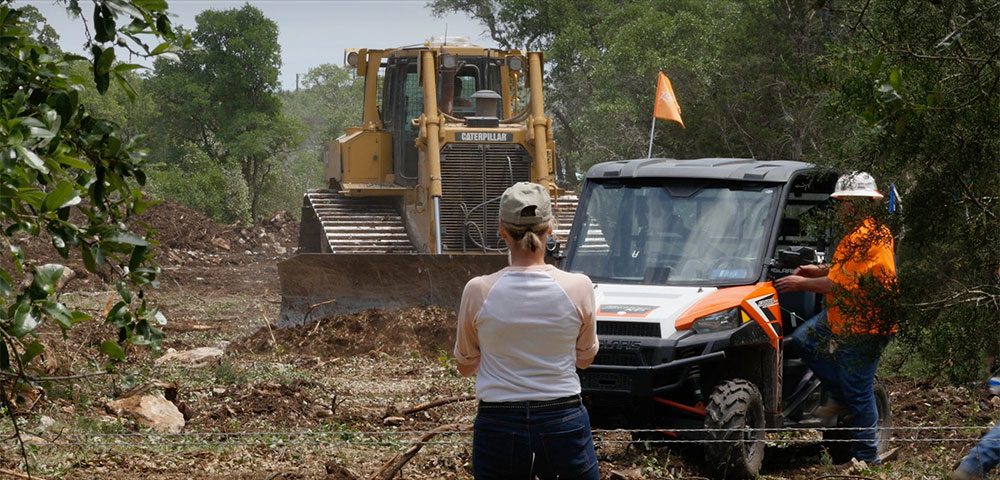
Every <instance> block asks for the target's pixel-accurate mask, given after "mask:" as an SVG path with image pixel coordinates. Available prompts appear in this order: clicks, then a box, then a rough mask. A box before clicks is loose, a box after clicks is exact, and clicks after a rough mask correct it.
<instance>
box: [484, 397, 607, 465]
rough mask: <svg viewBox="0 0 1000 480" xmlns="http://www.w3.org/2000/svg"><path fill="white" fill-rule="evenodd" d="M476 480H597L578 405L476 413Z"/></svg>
mask: <svg viewBox="0 0 1000 480" xmlns="http://www.w3.org/2000/svg"><path fill="white" fill-rule="evenodd" d="M472 472H473V475H475V477H476V479H479V480H482V479H525V480H529V479H534V478H535V476H536V475H537V476H538V478H540V479H543V480H546V479H555V478H559V479H560V480H562V479H580V480H599V479H600V476H601V474H600V471H599V470H598V469H597V455H596V453H595V452H594V441H593V438H591V436H590V417H589V416H588V415H587V410H586V409H585V408H584V407H582V406H580V407H575V408H570V409H566V410H559V411H555V412H544V413H534V412H530V411H527V410H522V411H518V412H492V411H490V412H479V413H478V414H477V415H476V422H475V428H474V429H473V437H472Z"/></svg>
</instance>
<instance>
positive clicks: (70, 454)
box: [0, 204, 1000, 480]
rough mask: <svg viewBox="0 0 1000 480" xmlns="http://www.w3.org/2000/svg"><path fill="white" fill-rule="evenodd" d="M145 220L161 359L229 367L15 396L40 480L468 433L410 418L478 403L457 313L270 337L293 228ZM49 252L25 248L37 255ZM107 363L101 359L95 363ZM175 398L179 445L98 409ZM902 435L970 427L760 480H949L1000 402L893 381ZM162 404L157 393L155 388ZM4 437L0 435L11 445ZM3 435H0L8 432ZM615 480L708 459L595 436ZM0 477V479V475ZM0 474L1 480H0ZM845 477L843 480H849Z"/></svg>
mask: <svg viewBox="0 0 1000 480" xmlns="http://www.w3.org/2000/svg"><path fill="white" fill-rule="evenodd" d="M143 221H145V222H147V224H148V225H149V226H150V227H151V228H153V229H154V230H156V231H157V232H158V238H159V242H160V245H159V247H158V248H157V258H158V262H159V263H160V265H161V267H162V268H163V275H162V276H161V279H160V280H161V286H160V288H157V289H154V290H152V291H149V292H146V298H147V299H149V300H150V301H151V302H153V303H154V304H155V305H157V306H159V307H160V308H161V309H162V310H163V311H164V312H165V313H166V315H167V317H168V319H169V323H168V324H167V325H166V327H165V329H164V330H165V332H166V333H167V339H166V340H165V341H164V345H163V348H164V349H169V348H173V349H176V350H184V349H189V348H195V347H204V346H216V347H221V348H223V349H224V350H225V351H226V354H225V356H224V357H223V358H222V360H221V361H219V362H216V363H213V364H210V365H207V366H201V367H194V368H192V367H181V366H177V365H170V364H163V365H158V364H155V363H154V360H155V358H157V357H158V356H159V355H162V353H163V352H151V351H149V350H146V349H140V348H130V350H129V355H130V359H131V361H130V362H129V363H128V365H127V366H125V367H120V368H119V369H118V371H116V372H115V373H114V374H109V375H96V376H91V377H85V378H77V379H73V380H71V381H66V382H56V383H53V384H51V385H48V387H49V388H48V390H47V391H46V392H47V393H44V394H42V393H41V392H42V391H41V390H38V389H31V388H27V389H23V390H21V391H20V392H19V394H20V395H19V397H18V398H19V407H20V409H21V410H20V416H19V418H20V423H19V424H20V426H21V428H22V429H23V430H24V431H25V432H26V433H28V434H30V437H28V439H29V443H30V444H29V445H27V446H26V452H27V454H28V457H29V460H30V464H31V467H32V472H33V475H34V476H37V478H67V479H92V478H116V479H117V478H123V479H124V478H143V479H145V480H161V479H190V478H199V479H260V480H275V479H328V480H329V479H362V478H369V476H371V475H372V474H373V473H374V472H376V471H378V470H379V469H380V468H381V467H383V465H385V464H386V463H387V462H389V461H390V460H391V459H392V458H393V457H394V456H395V455H396V454H399V453H401V452H403V451H405V450H406V449H407V448H408V447H410V445H411V442H414V441H415V440H416V439H417V438H419V437H420V436H421V434H423V433H424V432H427V431H429V430H431V429H434V428H437V427H441V426H443V425H468V424H471V423H472V420H473V418H474V415H475V406H474V404H473V402H471V401H455V402H451V403H447V404H445V405H442V406H438V407H434V408H430V409H426V410H422V411H418V412H415V413H411V414H403V412H404V410H406V409H407V408H409V407H413V406H416V405H419V404H422V403H425V402H429V401H433V400H436V399H443V398H450V397H461V396H466V395H469V394H472V393H474V384H473V381H472V380H470V379H466V378H462V377H460V376H459V375H458V374H457V372H456V370H455V368H454V360H453V359H452V358H451V355H450V353H449V352H450V350H451V345H452V344H453V341H454V328H455V313H454V312H453V311H452V310H450V309H446V308H441V307H436V306H422V305H414V306H412V307H408V308H405V309H402V310H399V311H383V310H377V309H372V310H367V311H364V312H359V313H357V314H350V315H337V316H333V317H328V318H324V319H321V320H319V323H311V324H308V325H304V326H301V327H297V328H289V329H276V328H274V325H273V324H272V322H273V321H274V320H275V319H276V318H277V309H278V301H279V299H280V293H279V285H278V277H277V269H276V263H277V262H278V261H280V260H281V259H282V258H285V257H287V256H288V255H289V254H290V253H291V252H292V251H293V247H294V245H295V243H296V235H297V229H298V226H297V225H296V223H295V221H294V219H293V218H292V217H291V216H290V215H288V214H278V215H275V216H272V217H271V218H268V219H266V220H264V221H261V222H258V224H256V225H254V226H250V227H243V226H226V225H218V224H215V223H213V222H211V221H210V220H208V219H206V218H205V217H204V216H202V215H200V214H198V213H197V212H194V211H192V210H189V209H186V208H184V207H181V206H179V205H176V204H161V205H159V206H156V207H153V208H152V209H151V210H150V211H149V212H147V214H146V215H145V216H144V217H143ZM45 247H46V245H45V242H36V243H34V244H32V243H31V242H27V241H26V242H25V248H26V249H37V250H29V253H32V252H33V251H39V252H40V251H44V248H45ZM45 258H46V259H47V260H51V261H60V262H62V263H66V264H67V265H69V266H70V267H71V268H73V269H74V270H75V271H76V272H77V273H78V274H79V275H78V276H77V278H76V279H74V280H72V281H71V282H70V283H69V284H68V285H67V287H66V290H67V291H68V292H69V293H66V294H65V295H64V300H66V301H67V302H69V303H71V304H73V305H74V306H76V307H77V308H81V309H83V310H85V311H88V312H89V313H91V314H93V315H95V317H100V315H101V314H102V312H103V311H104V309H105V308H106V305H107V303H108V302H109V301H111V300H114V299H116V297H115V295H116V293H114V291H113V289H112V288H110V287H108V286H107V285H105V283H104V280H103V279H102V278H99V277H97V276H94V275H89V276H88V275H83V274H82V273H83V268H82V264H80V263H74V262H78V260H76V259H74V258H73V257H72V256H71V258H70V259H69V260H68V261H67V260H62V259H59V258H58V256H55V255H51V256H50V257H45ZM114 334H115V332H113V331H111V330H110V329H109V328H107V327H105V326H102V325H100V324H99V323H98V322H90V323H86V324H81V325H80V326H79V328H77V329H75V330H73V331H72V332H70V333H69V334H68V337H66V338H63V336H62V334H61V333H60V332H59V331H58V329H57V328H49V327H46V328H44V329H43V332H42V334H41V336H40V340H41V341H42V343H44V344H45V345H46V347H47V349H48V351H47V353H46V354H45V356H44V357H43V358H42V359H41V361H40V362H39V369H38V371H37V372H34V373H36V374H38V375H50V376H51V375H75V374H81V373H86V372H94V371H96V370H99V367H100V363H99V362H100V361H101V358H100V356H99V354H97V353H96V349H97V346H98V345H100V343H101V341H103V340H106V339H109V338H114ZM95 362H97V363H95ZM154 380H156V381H162V382H167V383H172V384H174V385H176V394H177V395H176V398H175V403H177V404H178V406H179V407H180V409H181V410H182V412H184V414H185V418H186V420H187V423H186V425H185V427H184V429H183V431H182V435H178V436H164V435H155V434H151V433H152V432H151V430H149V429H148V428H146V427H143V426H141V425H139V424H138V423H137V422H136V421H135V420H134V419H131V418H128V417H122V418H119V417H115V416H113V415H110V414H109V413H107V411H106V409H105V408H104V405H105V404H106V403H107V402H108V401H110V400H113V399H115V398H116V397H117V396H119V395H121V394H122V393H123V392H124V391H126V390H128V389H130V388H133V387H135V386H141V385H144V384H147V383H150V382H153V381H154ZM886 381H887V383H888V385H889V388H890V391H891V398H892V406H893V416H894V421H895V425H896V426H903V427H921V428H923V427H941V426H949V427H962V426H964V427H970V428H966V429H945V430H940V429H927V430H916V429H911V430H900V431H897V432H896V433H895V436H894V437H895V441H894V442H893V444H892V447H896V448H898V449H899V450H898V454H897V456H896V458H895V459H893V460H891V461H890V462H888V463H887V464H886V465H885V466H883V467H879V468H869V469H863V470H859V471H851V472H847V471H845V470H843V469H840V468H838V467H836V466H833V465H831V464H830V460H829V456H828V455H827V454H826V453H825V451H824V450H823V448H822V446H821V445H820V443H819V442H818V441H817V438H818V434H816V433H815V432H812V433H808V432H807V433H798V434H794V435H793V434H784V433H776V434H771V435H769V443H768V448H767V452H766V454H765V461H764V467H763V470H762V472H761V475H760V478H765V479H813V478H832V477H830V476H832V475H845V474H848V473H850V474H851V475H854V477H851V478H880V479H882V478H884V479H921V478H943V477H945V476H946V475H947V473H948V472H949V471H950V469H951V468H952V466H953V465H954V464H955V462H957V461H958V460H959V459H960V458H961V456H962V455H963V454H964V452H965V451H966V450H967V449H968V448H969V447H971V445H972V441H971V440H970V439H974V438H977V437H978V436H979V435H981V434H982V433H983V430H982V429H980V428H975V427H977V426H983V425H987V424H989V423H991V422H992V421H994V420H996V419H997V418H998V417H1000V399H997V398H995V397H993V398H991V397H989V396H988V395H987V393H986V392H985V390H984V389H982V388H979V387H975V388H962V387H952V386H947V385H941V384H937V383H932V382H929V381H918V380H913V379H908V378H903V377H890V378H888V379H887V380H886ZM153 391H158V390H157V389H155V388H154V389H153ZM10 431H11V428H10V424H9V423H6V424H0V433H7V434H9V433H10ZM5 438H6V437H5ZM595 438H596V440H597V446H598V457H599V460H600V469H601V476H602V478H605V479H628V480H631V479H640V478H663V479H679V478H704V477H705V476H706V475H707V474H706V468H705V465H704V463H703V460H702V459H701V453H700V449H699V448H698V447H697V446H694V445H687V444H651V445H640V444H635V443H631V444H630V443H629V440H630V436H629V434H628V433H625V432H599V433H597V434H596V435H595ZM470 446H471V435H470V434H469V432H468V431H455V432H445V433H442V434H440V435H437V436H435V437H434V438H432V439H431V440H430V443H429V444H427V445H424V446H423V448H422V449H421V450H420V451H419V452H418V453H416V455H415V456H414V457H413V458H412V459H411V460H410V461H409V462H408V463H406V465H405V466H404V467H403V468H402V470H401V471H400V472H399V473H398V474H397V475H396V478H405V479H438V478H447V479H459V478H471V470H470V464H469V461H470V458H471V451H470ZM0 469H7V470H13V471H22V472H23V471H24V463H23V461H22V458H21V451H20V448H19V446H18V445H17V444H16V443H15V442H13V441H11V440H9V439H6V440H5V441H3V442H0ZM0 471H2V470H0ZM0 477H2V478H7V477H4V474H3V473H0ZM841 478H843V477H841Z"/></svg>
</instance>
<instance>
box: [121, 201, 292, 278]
mask: <svg viewBox="0 0 1000 480" xmlns="http://www.w3.org/2000/svg"><path fill="white" fill-rule="evenodd" d="M139 220H140V221H142V222H144V223H145V224H146V225H148V226H149V227H150V228H152V229H153V230H155V231H156V234H155V236H154V238H155V239H156V240H157V241H158V242H160V248H161V250H162V251H163V253H164V254H163V255H160V256H158V258H157V259H158V261H159V262H160V263H161V264H162V265H184V264H186V263H190V262H192V261H196V262H201V263H212V264H218V263H223V262H224V261H225V262H226V263H241V262H242V261H244V260H245V259H243V258H241V257H240V256H241V255H259V254H267V255H278V256H281V255H285V254H286V253H288V252H289V251H291V250H292V249H294V248H295V245H296V244H297V242H298V230H299V226H298V222H297V221H296V220H295V218H294V217H292V215H291V214H290V213H288V212H286V211H283V210H282V211H278V212H276V213H274V214H273V215H271V216H270V217H267V218H261V219H258V220H257V222H256V223H254V224H253V225H251V226H242V225H220V224H218V223H215V222H214V221H212V219H210V218H208V217H206V216H205V215H203V214H202V213H201V212H198V211H196V210H192V209H190V208H187V207H185V206H183V205H180V204H178V203H176V202H172V201H165V202H163V203H160V204H157V205H154V206H153V207H150V208H149V210H147V211H146V212H144V213H143V215H142V216H141V217H140V218H139ZM251 261H252V260H251Z"/></svg>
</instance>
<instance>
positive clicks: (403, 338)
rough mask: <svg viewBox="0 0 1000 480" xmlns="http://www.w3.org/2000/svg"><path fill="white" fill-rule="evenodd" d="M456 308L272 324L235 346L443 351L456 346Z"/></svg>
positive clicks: (339, 352)
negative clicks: (284, 325) (275, 326)
mask: <svg viewBox="0 0 1000 480" xmlns="http://www.w3.org/2000/svg"><path fill="white" fill-rule="evenodd" d="M456 324H457V319H456V316H455V311H454V310H451V309H447V308H441V307H437V306H419V307H408V308H404V309H401V310H396V311H393V312H389V311H385V310H380V309H377V308H372V309H368V310H365V311H364V312H361V313H357V314H341V315H335V316H332V317H327V318H323V319H321V320H319V323H318V324H317V323H315V322H313V323H310V324H307V325H302V326H298V327H293V328H282V329H272V330H268V329H267V328H266V327H265V328H261V329H259V330H257V331H256V332H254V333H253V334H252V335H251V336H249V337H247V338H245V339H243V340H242V341H240V342H237V343H235V344H233V346H231V347H230V349H233V348H235V349H243V350H248V351H251V352H255V353H265V352H269V351H271V350H272V349H273V348H274V346H273V342H272V340H271V338H272V337H271V335H272V333H273V335H274V341H277V343H278V345H279V346H281V347H282V348H284V349H285V350H286V351H289V352H293V353H297V354H300V355H313V356H323V357H329V356H336V357H339V356H350V355H358V354H365V353H369V352H383V353H392V354H398V353H407V352H419V353H421V354H425V355H437V354H438V353H440V352H441V351H442V350H444V351H451V349H452V347H453V346H454V344H455V325H456Z"/></svg>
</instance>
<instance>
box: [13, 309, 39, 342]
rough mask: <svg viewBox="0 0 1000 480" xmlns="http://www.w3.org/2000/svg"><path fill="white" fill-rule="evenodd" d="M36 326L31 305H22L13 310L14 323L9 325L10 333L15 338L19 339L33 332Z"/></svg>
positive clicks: (35, 318)
mask: <svg viewBox="0 0 1000 480" xmlns="http://www.w3.org/2000/svg"><path fill="white" fill-rule="evenodd" d="M38 324H39V320H38V317H37V316H36V315H35V313H34V312H33V311H32V309H31V305H28V304H27V303H22V304H19V305H18V306H17V309H16V310H14V321H13V322H12V323H11V329H10V333H11V335H13V336H14V337H16V338H21V337H23V336H25V335H27V334H29V333H31V332H32V331H34V330H35V327H37V326H38Z"/></svg>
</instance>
